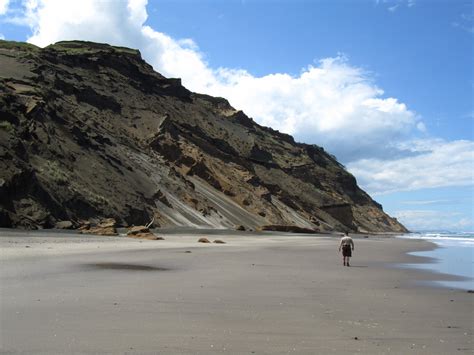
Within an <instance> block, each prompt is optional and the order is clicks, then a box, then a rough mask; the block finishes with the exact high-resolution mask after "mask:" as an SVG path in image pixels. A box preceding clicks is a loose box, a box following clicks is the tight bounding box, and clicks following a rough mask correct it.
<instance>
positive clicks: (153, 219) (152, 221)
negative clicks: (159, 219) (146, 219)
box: [145, 217, 155, 228]
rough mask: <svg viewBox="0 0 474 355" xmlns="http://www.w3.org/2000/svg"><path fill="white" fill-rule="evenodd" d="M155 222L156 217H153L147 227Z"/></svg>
mask: <svg viewBox="0 0 474 355" xmlns="http://www.w3.org/2000/svg"><path fill="white" fill-rule="evenodd" d="M153 223H155V217H153V218H152V219H151V221H150V223H148V224H147V225H146V226H145V227H147V228H150V227H151V226H152V225H153Z"/></svg>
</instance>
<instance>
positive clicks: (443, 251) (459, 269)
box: [400, 232, 474, 290]
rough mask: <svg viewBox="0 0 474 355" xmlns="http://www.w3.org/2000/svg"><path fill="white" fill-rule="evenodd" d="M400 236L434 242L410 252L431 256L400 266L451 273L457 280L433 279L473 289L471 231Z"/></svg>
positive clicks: (473, 250)
mask: <svg viewBox="0 0 474 355" xmlns="http://www.w3.org/2000/svg"><path fill="white" fill-rule="evenodd" d="M400 238H407V239H423V240H427V241H430V242H433V243H435V244H436V245H437V246H438V248H436V249H434V250H430V251H422V252H413V253H410V254H411V255H416V256H424V257H429V258H433V259H431V260H430V261H428V262H427V263H423V264H405V265H403V266H404V267H411V268H417V269H426V270H430V271H434V272H439V273H444V274H450V275H455V276H458V277H459V280H456V281H442V280H440V281H436V282H435V283H436V284H438V285H440V286H443V287H449V288H458V289H464V290H474V232H419V233H410V234H405V235H403V236H400Z"/></svg>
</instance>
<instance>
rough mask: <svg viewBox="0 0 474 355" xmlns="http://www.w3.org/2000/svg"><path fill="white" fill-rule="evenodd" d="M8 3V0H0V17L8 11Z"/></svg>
mask: <svg viewBox="0 0 474 355" xmlns="http://www.w3.org/2000/svg"><path fill="white" fill-rule="evenodd" d="M9 3H10V0H0V15H3V14H5V13H6V12H7V11H8V5H9Z"/></svg>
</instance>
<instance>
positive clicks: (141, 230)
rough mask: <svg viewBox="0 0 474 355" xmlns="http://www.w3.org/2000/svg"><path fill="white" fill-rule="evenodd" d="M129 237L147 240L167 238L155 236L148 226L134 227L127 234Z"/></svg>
mask: <svg viewBox="0 0 474 355" xmlns="http://www.w3.org/2000/svg"><path fill="white" fill-rule="evenodd" d="M127 237H129V238H136V239H147V240H164V239H165V238H163V237H159V236H157V235H155V234H153V233H152V232H151V231H150V229H149V228H147V227H146V226H133V227H130V228H129V230H128V232H127Z"/></svg>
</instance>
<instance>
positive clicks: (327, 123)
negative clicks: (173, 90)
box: [0, 0, 472, 193]
mask: <svg viewBox="0 0 474 355" xmlns="http://www.w3.org/2000/svg"><path fill="white" fill-rule="evenodd" d="M0 1H1V0H0ZM146 5H147V1H146V0H115V1H98V0H81V1H80V2H79V1H77V2H75V1H63V0H47V1H46V0H26V1H24V2H23V19H22V20H21V21H20V22H23V23H26V24H27V25H28V26H29V27H30V28H31V30H32V35H31V37H30V38H29V39H28V41H29V42H31V43H34V44H37V45H39V46H46V45H48V44H50V43H54V42H57V41H59V40H71V39H82V40H90V41H96V42H107V43H111V44H114V45H122V46H128V47H132V48H138V49H140V51H141V53H142V55H143V57H144V59H146V60H147V61H148V62H149V63H151V64H152V65H153V66H154V68H155V69H156V70H157V71H159V72H161V73H162V74H163V75H165V76H168V77H180V78H182V80H183V83H184V85H185V86H186V87H188V88H189V89H191V90H193V91H197V92H201V93H206V94H210V95H214V96H222V97H225V98H227V99H229V101H230V102H231V104H232V105H233V106H234V107H236V108H237V109H242V110H244V111H245V112H246V113H247V114H248V115H249V116H251V117H253V118H254V119H255V120H256V121H257V122H258V123H260V124H263V125H266V126H270V127H272V128H274V129H278V130H280V131H282V132H285V133H289V134H292V135H294V136H295V138H296V139H297V140H299V141H304V142H306V143H314V144H318V145H321V146H323V147H324V148H325V149H326V150H328V151H329V152H331V153H332V154H334V155H336V157H337V158H338V159H339V160H341V161H342V162H343V163H345V164H348V167H349V168H350V170H351V171H352V172H353V173H354V174H355V175H356V177H358V178H359V180H361V181H362V183H363V185H364V186H366V187H368V188H369V190H370V191H373V192H376V193H381V192H386V191H395V190H397V189H413V188H418V187H425V186H422V185H423V184H425V185H426V184H428V185H429V186H444V185H443V184H447V183H449V181H454V183H455V184H458V183H462V184H464V183H466V181H467V180H468V179H467V177H466V176H465V175H466V174H465V173H464V172H465V171H466V166H468V167H472V164H471V165H469V164H468V160H469V159H471V160H472V154H471V155H469V151H462V149H471V152H472V146H469V144H467V143H469V142H463V141H460V142H439V144H440V146H436V145H433V146H432V145H430V144H429V142H428V141H426V142H425V143H427V144H428V147H426V150H422V149H421V145H422V143H421V142H422V141H418V142H415V143H413V141H412V140H411V141H410V144H405V145H403V144H400V143H399V142H404V141H405V142H406V141H408V140H410V139H412V137H413V136H417V135H418V136H419V135H420V134H421V135H423V133H424V132H425V131H426V127H425V125H424V123H423V121H422V120H421V118H420V117H418V115H417V114H416V113H415V112H413V111H412V110H410V109H409V108H408V107H407V106H406V105H405V104H404V103H402V102H400V101H398V100H397V99H396V98H393V97H386V96H385V95H384V92H383V90H382V89H381V88H379V87H377V86H376V85H375V83H374V82H373V80H372V75H371V74H370V73H369V72H367V71H365V70H363V69H361V68H358V67H355V66H353V65H351V64H350V62H349V60H348V59H347V58H345V57H344V56H336V57H335V58H326V59H323V60H320V61H319V62H317V63H313V64H312V65H309V66H307V67H305V68H303V69H302V70H301V71H300V73H299V74H298V75H290V74H286V73H273V74H268V75H265V76H261V77H256V76H254V75H252V74H251V73H250V72H249V71H247V70H243V69H233V68H224V67H221V68H213V67H212V66H211V65H210V64H209V63H207V62H206V60H205V55H204V54H203V53H202V52H201V51H200V50H199V47H198V46H197V44H196V43H195V42H194V41H192V40H191V39H179V40H178V39H174V38H172V37H170V36H168V35H167V34H165V33H162V32H159V31H157V30H156V29H153V28H151V27H150V26H148V25H147V24H146V19H147V11H146ZM413 144H415V145H417V148H414V145H413ZM442 147H444V148H442ZM443 149H445V150H449V149H454V150H455V152H456V153H460V154H462V156H463V157H464V158H462V159H461V161H459V162H457V163H456V164H448V160H449V159H450V158H451V157H448V155H449V154H446V153H443V152H445V150H443ZM451 153H452V152H451ZM438 155H442V156H443V157H444V158H449V159H447V160H445V161H444V162H443V163H445V164H446V165H450V166H451V167H453V168H456V169H459V170H460V171H461V172H462V173H461V174H460V175H459V174H458V175H456V174H454V173H453V172H452V171H451V172H449V171H447V170H449V169H445V168H443V169H442V171H445V170H446V173H447V174H448V175H445V177H444V178H443V177H442V176H441V173H439V172H438V171H437V170H436V169H435V168H432V167H429V164H430V163H434V164H435V166H437V167H440V168H442V166H441V165H442V163H440V162H439V161H437V160H436V158H437V156H438ZM469 157H470V158H469ZM388 158H389V159H391V160H390V161H388V160H387V159H388ZM419 166H426V168H427V169H428V170H429V171H430V172H431V173H430V174H428V173H422V172H420V171H419V169H413V167H419ZM412 171H413V172H412ZM410 174H413V176H412V177H411V178H409V177H408V175H410ZM451 175H456V176H453V177H452V178H451ZM374 177H375V178H374ZM423 179H425V180H423ZM400 181H404V182H403V183H402V182H400Z"/></svg>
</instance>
